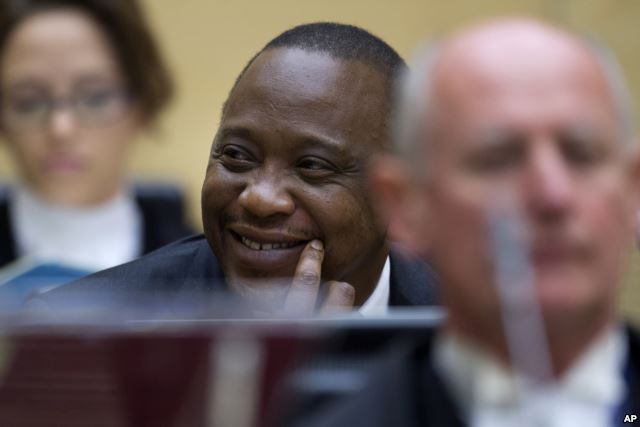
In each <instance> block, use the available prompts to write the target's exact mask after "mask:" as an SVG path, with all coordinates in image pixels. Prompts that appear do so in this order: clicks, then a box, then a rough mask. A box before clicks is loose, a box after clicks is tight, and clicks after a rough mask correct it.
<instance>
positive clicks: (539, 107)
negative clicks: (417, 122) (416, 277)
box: [420, 45, 635, 317]
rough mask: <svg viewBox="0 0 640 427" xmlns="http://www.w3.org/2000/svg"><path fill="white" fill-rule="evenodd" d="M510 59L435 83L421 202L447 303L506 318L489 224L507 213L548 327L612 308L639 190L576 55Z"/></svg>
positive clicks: (454, 71) (591, 66) (590, 68)
mask: <svg viewBox="0 0 640 427" xmlns="http://www.w3.org/2000/svg"><path fill="white" fill-rule="evenodd" d="M506 56H508V57H509V58H508V59H506V60H505V54H504V53H501V54H500V55H498V56H496V57H493V56H492V55H491V54H490V53H489V54H488V55H485V56H483V55H471V58H470V60H471V61H472V62H473V67H470V66H469V63H467V64H466V65H467V66H466V67H463V68H460V67H462V65H461V64H459V63H458V64H457V65H455V66H454V67H453V68H452V66H453V65H454V64H455V60H454V59H452V58H451V57H450V58H449V59H450V60H451V61H452V62H451V63H449V64H447V63H445V60H444V59H443V62H442V64H441V67H440V74H438V76H440V77H437V78H436V83H435V89H434V102H435V104H434V105H437V111H436V112H435V113H434V116H433V122H432V126H431V132H430V133H429V135H428V137H429V138H431V140H430V141H429V144H428V145H427V147H428V148H427V151H428V154H427V155H428V156H429V160H428V161H427V163H428V169H429V172H428V176H427V177H425V178H424V182H423V183H422V185H423V186H424V187H423V188H422V190H420V191H422V195H423V197H424V199H425V201H426V205H428V206H429V207H428V212H429V214H430V216H428V217H427V218H428V221H429V226H428V230H429V236H428V238H429V251H430V253H431V256H432V258H431V260H432V261H433V263H434V266H435V267H436V269H437V271H438V272H439V273H440V275H441V278H442V283H443V284H444V285H445V290H444V291H443V292H444V293H445V294H446V295H445V297H446V299H447V302H448V303H450V304H451V307H452V310H456V311H457V312H464V311H465V310H466V311H473V310H481V311H482V312H485V313H488V312H489V313H499V310H498V309H497V304H498V297H497V294H496V291H495V286H493V285H492V284H493V283H495V270H494V262H493V260H492V259H491V257H492V251H491V244H490V242H491V240H490V239H491V236H490V233H489V225H488V221H489V217H490V215H492V213H495V212H496V211H497V210H500V209H506V213H507V214H509V215H516V216H517V222H519V223H521V226H522V227H521V230H520V231H521V236H520V237H521V238H522V242H523V245H524V246H523V248H524V249H525V250H526V252H527V253H528V255H529V261H530V264H531V268H532V271H533V274H534V278H533V280H534V285H535V289H536V292H537V297H538V300H539V302H540V304H541V307H542V310H543V313H544V314H545V315H546V316H547V317H548V316H553V315H554V314H557V315H562V314H563V313H566V312H568V311H573V312H575V311H574V310H580V311H581V312H583V313H584V312H588V311H589V310H598V309H599V307H600V308H602V307H612V306H613V299H614V295H615V290H614V288H615V285H616V283H617V281H618V276H619V274H620V272H619V269H620V268H621V264H622V262H621V261H622V259H623V257H624V254H625V252H626V251H625V249H626V248H627V245H628V242H629V239H630V238H631V237H632V236H633V231H632V230H633V228H632V224H633V212H634V210H633V206H634V203H635V202H634V201H633V200H632V199H633V197H632V195H633V194H634V190H635V189H634V187H633V185H634V184H635V183H634V181H633V179H632V178H633V177H632V174H631V172H630V168H628V167H627V159H626V156H625V150H624V144H625V142H621V141H622V139H623V135H621V131H620V126H619V122H618V117H617V116H616V114H615V109H614V107H613V102H612V99H611V95H610V93H609V91H608V88H607V85H606V83H605V81H604V78H603V76H602V75H601V73H600V71H599V69H598V67H597V66H596V65H595V63H594V61H593V60H592V59H591V58H590V56H588V55H587V54H586V52H583V51H581V50H577V49H576V47H575V46H573V45H572V48H570V47H568V46H565V47H562V48H560V47H558V48H556V49H553V48H549V49H548V50H546V51H540V52H534V53H532V52H528V51H526V49H525V50H524V51H523V52H522V53H521V54H520V55H518V53H517V52H516V53H514V55H511V56H510V55H506ZM445 70H450V72H448V73H446V72H445ZM626 153H629V151H627V152H626ZM628 163H630V162H628ZM503 213H504V212H503ZM585 310H586V311H585Z"/></svg>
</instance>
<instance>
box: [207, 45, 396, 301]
mask: <svg viewBox="0 0 640 427" xmlns="http://www.w3.org/2000/svg"><path fill="white" fill-rule="evenodd" d="M385 120H386V110H385V92H384V84H383V78H382V76H381V75H380V74H379V73H378V72H377V71H375V70H372V69H371V67H369V66H366V65H364V64H362V63H359V62H355V61H341V60H336V59H333V58H330V57H328V56H326V55H323V54H319V53H311V52H306V51H303V50H299V49H286V48H277V49H272V50H268V51H266V52H264V53H262V54H261V55H260V56H259V57H258V58H257V59H256V60H255V61H254V63H253V64H252V65H251V66H250V67H249V69H248V70H247V72H246V73H245V75H244V76H243V77H242V79H241V80H240V82H239V83H238V84H237V86H236V87H235V89H234V90H233V92H232V94H231V95H230V97H229V99H228V102H227V106H226V109H225V111H224V114H223V118H222V122H221V125H220V129H219V130H218V133H217V135H216V137H215V140H214V142H213V147H212V152H211V159H210V161H209V166H208V169H207V174H206V178H205V181H204V185H203V189H202V214H203V223H204V229H205V234H206V236H207V240H208V241H209V244H210V245H211V247H212V249H213V251H214V253H215V254H216V256H217V257H218V259H219V260H220V262H221V264H222V267H223V270H224V272H225V275H226V276H227V278H228V279H229V281H230V283H231V284H232V286H233V285H236V287H237V288H239V289H240V290H241V291H243V290H244V291H247V289H246V286H250V285H248V283H252V280H251V279H270V278H284V277H291V276H292V275H293V273H294V269H295V266H296V264H297V262H298V259H299V257H300V253H301V251H302V249H303V248H304V245H305V244H306V243H307V242H309V241H310V240H312V239H319V240H321V241H322V242H323V243H324V247H325V258H324V263H323V265H322V276H323V279H324V280H341V281H346V282H349V283H351V284H352V285H354V287H355V288H356V293H358V292H359V287H360V288H362V287H363V286H364V287H365V288H366V287H367V286H373V285H374V284H375V280H376V279H377V276H378V274H379V272H380V270H381V268H382V264H383V263H384V260H385V258H386V254H387V250H386V247H385V244H384V230H383V228H382V227H381V226H380V225H379V224H378V222H377V220H376V218H375V217H374V214H373V212H372V209H371V206H370V202H369V199H368V197H367V189H366V188H365V185H366V180H365V172H366V171H365V169H366V163H367V160H368V158H369V156H370V155H371V154H373V153H375V152H376V151H378V150H380V149H381V147H382V144H383V139H384V134H385V127H384V126H385ZM372 281H373V282H374V283H371V282H372ZM240 283H242V284H244V286H243V285H240ZM363 283H365V285H363ZM360 291H362V289H360Z"/></svg>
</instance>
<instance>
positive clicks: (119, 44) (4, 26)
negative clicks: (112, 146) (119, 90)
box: [0, 0, 173, 121]
mask: <svg viewBox="0 0 640 427" xmlns="http://www.w3.org/2000/svg"><path fill="white" fill-rule="evenodd" d="M60 9H73V10H79V11H82V12H84V13H86V14H87V15H89V16H90V17H91V18H92V19H93V20H94V21H95V22H96V23H97V24H98V26H99V27H100V28H101V29H102V31H103V32H104V33H105V34H106V35H107V37H108V39H109V40H110V41H111V44H112V45H113V48H114V51H115V52H116V55H117V57H118V58H117V59H118V60H119V63H120V65H121V68H122V71H123V74H124V76H125V78H126V79H127V84H128V89H129V90H130V91H131V94H132V95H133V97H134V99H135V100H136V102H137V104H138V106H139V107H140V109H141V110H142V112H143V113H144V114H145V117H146V119H148V120H149V121H152V120H153V119H155V118H156V116H157V115H158V113H159V112H160V110H162V109H163V108H164V107H165V106H166V105H167V103H168V102H169V101H170V99H171V97H172V95H173V85H172V82H171V78H170V75H169V72H168V70H167V67H166V65H165V63H164V61H163V59H162V57H161V55H160V51H159V50H158V47H157V46H156V44H155V42H154V40H153V37H152V36H151V32H150V30H149V28H148V26H147V22H146V20H145V17H144V15H143V13H142V10H141V8H140V6H139V5H138V4H137V2H136V0H1V1H0V59H1V58H2V56H3V53H4V49H5V47H6V43H7V40H8V39H9V37H10V35H11V33H12V32H13V31H14V30H15V29H16V27H17V26H19V25H20V24H21V23H22V22H23V21H24V20H25V19H27V18H29V17H30V16H33V15H34V14H36V13H39V12H44V11H51V10H60Z"/></svg>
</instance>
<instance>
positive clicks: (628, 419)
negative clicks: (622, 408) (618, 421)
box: [624, 414, 638, 423]
mask: <svg viewBox="0 0 640 427" xmlns="http://www.w3.org/2000/svg"><path fill="white" fill-rule="evenodd" d="M637 419H638V416H637V415H635V414H628V415H625V416H624V422H625V423H634V422H635V421H636V420H637Z"/></svg>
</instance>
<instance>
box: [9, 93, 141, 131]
mask: <svg viewBox="0 0 640 427" xmlns="http://www.w3.org/2000/svg"><path fill="white" fill-rule="evenodd" d="M130 101H131V95H130V94H129V92H128V91H126V90H123V89H121V88H101V89H94V90H90V91H87V90H85V91H82V92H78V93H74V94H72V95H71V96H69V97H66V98H53V97H50V96H48V95H43V94H37V95H34V94H29V95H14V96H8V97H7V98H4V97H3V99H2V104H1V108H2V109H1V113H2V124H3V126H4V127H5V128H6V129H14V130H17V131H31V130H40V129H43V128H44V127H45V126H46V125H47V124H48V123H49V120H50V118H51V114H52V113H53V112H54V111H55V110H59V109H62V108H65V109H66V108H69V109H70V110H71V111H72V112H73V114H74V116H75V118H76V119H77V121H78V123H79V124H80V125H82V126H84V127H104V126H109V125H111V124H113V123H115V122H116V121H118V120H119V119H120V118H122V116H123V115H124V113H125V112H126V111H127V108H128V106H129V104H130Z"/></svg>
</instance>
